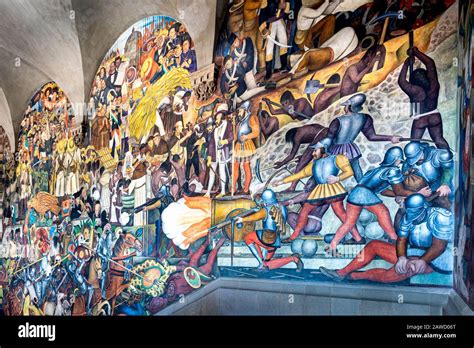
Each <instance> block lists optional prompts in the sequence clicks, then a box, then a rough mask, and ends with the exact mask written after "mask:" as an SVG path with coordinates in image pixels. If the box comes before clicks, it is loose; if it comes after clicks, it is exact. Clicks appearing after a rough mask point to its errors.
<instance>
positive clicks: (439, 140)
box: [398, 47, 449, 149]
mask: <svg viewBox="0 0 474 348" xmlns="http://www.w3.org/2000/svg"><path fill="white" fill-rule="evenodd" d="M408 55H409V57H408V58H407V60H406V61H405V63H404V64H403V67H402V70H401V71H400V75H399V77H398V84H399V85H400V87H401V89H402V90H403V91H404V92H405V93H406V94H407V95H408V97H409V98H410V102H411V103H412V107H413V109H412V116H413V118H414V120H413V124H412V127H411V138H412V139H421V138H422V136H423V134H424V133H425V131H426V129H428V132H429V133H430V136H431V139H433V141H434V142H435V143H436V146H437V147H439V148H442V149H449V145H448V142H447V141H446V139H444V137H443V121H442V119H441V114H440V113H439V110H438V109H437V107H438V97H439V89H440V85H439V81H438V72H437V70H436V64H435V62H434V60H433V59H431V58H430V57H428V56H427V55H426V54H424V53H422V52H421V51H420V50H418V48H416V47H415V48H413V49H409V50H408ZM415 58H418V59H419V60H420V61H421V62H422V63H423V64H424V65H425V66H426V69H423V68H419V69H416V70H414V71H413V72H412V73H410V80H409V81H407V72H408V68H409V67H410V66H413V64H414V61H415Z"/></svg>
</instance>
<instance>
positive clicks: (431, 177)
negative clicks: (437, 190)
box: [413, 152, 442, 184]
mask: <svg viewBox="0 0 474 348" xmlns="http://www.w3.org/2000/svg"><path fill="white" fill-rule="evenodd" d="M432 157H433V152H431V153H430V154H429V155H428V157H427V159H426V160H425V161H424V162H423V163H422V164H420V165H417V164H415V165H413V168H414V169H416V171H417V172H418V173H419V175H421V176H422V177H423V178H424V179H425V180H426V181H427V182H428V183H429V184H435V183H437V182H438V181H439V180H440V179H441V174H442V169H441V168H439V167H435V166H434V165H433V163H432Z"/></svg>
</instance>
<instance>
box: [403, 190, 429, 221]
mask: <svg viewBox="0 0 474 348" xmlns="http://www.w3.org/2000/svg"><path fill="white" fill-rule="evenodd" d="M428 207H429V204H428V202H427V201H426V199H425V197H424V196H423V195H421V194H419V193H415V194H413V195H411V196H409V197H408V198H407V199H406V200H405V215H406V218H407V219H408V221H415V220H417V219H418V218H419V217H420V216H422V215H423V213H424V212H425V210H426V208H428Z"/></svg>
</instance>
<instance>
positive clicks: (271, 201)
mask: <svg viewBox="0 0 474 348" xmlns="http://www.w3.org/2000/svg"><path fill="white" fill-rule="evenodd" d="M261 205H262V206H261V208H260V209H259V210H258V211H257V212H255V213H253V214H252V215H250V216H247V217H244V218H242V217H238V218H237V219H236V221H235V222H236V223H237V224H241V223H243V222H251V221H259V220H262V225H263V229H262V230H257V231H254V232H252V233H249V234H247V235H246V236H245V244H247V246H248V247H249V249H250V251H251V252H252V254H253V255H254V256H255V258H256V259H257V260H258V269H263V270H269V269H275V268H280V267H283V266H285V265H287V264H289V263H290V262H294V263H295V264H296V267H297V272H301V271H302V270H303V262H302V261H301V259H300V256H299V255H298V254H293V255H291V256H286V257H281V258H277V259H273V260H272V258H273V256H274V255H275V251H276V250H277V249H278V248H280V247H281V240H280V234H281V233H284V232H285V226H286V219H287V215H288V212H287V210H286V207H284V206H281V205H280V204H279V203H278V201H277V199H276V196H275V193H274V192H273V191H272V190H265V191H264V192H263V193H262V202H261Z"/></svg>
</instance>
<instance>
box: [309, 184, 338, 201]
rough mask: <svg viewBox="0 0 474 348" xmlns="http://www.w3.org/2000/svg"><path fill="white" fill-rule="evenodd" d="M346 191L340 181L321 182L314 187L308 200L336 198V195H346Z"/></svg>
mask: <svg viewBox="0 0 474 348" xmlns="http://www.w3.org/2000/svg"><path fill="white" fill-rule="evenodd" d="M346 193H347V191H346V189H345V188H344V186H342V184H341V183H340V182H336V183H335V184H319V185H316V187H315V188H314V189H313V191H312V192H311V194H310V195H309V197H308V200H320V199H327V198H334V197H336V196H340V195H345V194H346Z"/></svg>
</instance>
